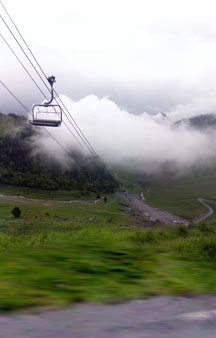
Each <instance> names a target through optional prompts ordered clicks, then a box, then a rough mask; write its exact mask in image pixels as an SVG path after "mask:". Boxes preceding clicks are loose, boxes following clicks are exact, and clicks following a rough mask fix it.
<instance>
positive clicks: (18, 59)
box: [0, 15, 86, 152]
mask: <svg viewBox="0 0 216 338" xmlns="http://www.w3.org/2000/svg"><path fill="white" fill-rule="evenodd" d="M0 17H1V15H0ZM0 36H1V38H2V39H3V40H4V42H5V43H6V45H7V46H8V48H9V49H10V51H11V52H12V53H13V55H14V56H15V57H16V59H17V61H18V62H19V63H20V65H21V66H22V67H23V69H24V70H25V72H26V73H27V74H28V76H29V77H30V79H31V80H32V81H33V82H34V84H35V85H36V87H37V88H38V89H39V91H40V92H41V94H42V95H43V97H44V98H45V99H46V100H47V96H46V95H45V94H44V92H43V91H42V90H41V88H40V86H39V85H38V84H37V82H36V81H35V80H34V78H33V77H32V75H31V74H30V72H29V71H28V69H27V68H26V67H25V66H24V64H23V63H22V61H21V60H20V58H19V57H18V56H17V54H16V53H15V52H14V50H13V48H12V47H11V46H10V45H9V43H8V42H7V40H6V39H5V38H4V36H3V35H2V33H1V32H0ZM63 123H64V124H65V126H66V128H67V129H68V130H69V132H70V133H71V135H72V136H73V137H74V138H75V139H76V141H77V142H78V143H79V145H80V147H82V149H83V150H84V151H85V152H86V149H85V148H84V147H83V145H82V144H81V143H80V141H79V140H78V138H77V137H76V135H74V133H73V132H72V131H71V129H70V128H69V127H68V125H67V124H66V123H65V122H64V121H63Z"/></svg>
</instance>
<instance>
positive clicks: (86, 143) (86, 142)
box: [0, 0, 107, 171]
mask: <svg viewBox="0 0 216 338" xmlns="http://www.w3.org/2000/svg"><path fill="white" fill-rule="evenodd" d="M0 3H1V5H2V7H3V9H4V11H5V12H6V14H7V16H8V17H9V19H10V21H11V22H12V24H13V25H14V27H15V29H16V31H17V32H18V34H19V35H20V37H21V39H22V41H23V42H24V44H25V46H26V47H27V49H28V51H29V52H30V54H31V55H32V57H33V59H34V60H35V62H36V64H37V65H38V67H39V69H40V70H41V72H42V74H43V75H44V76H45V78H46V79H47V76H46V74H45V72H44V71H43V69H42V67H41V66H40V64H39V62H38V61H37V59H36V57H35V56H34V54H33V52H32V51H31V49H30V47H29V46H28V44H27V42H26V41H25V39H24V38H23V36H22V34H21V32H20V31H19V29H18V27H17V26H16V24H15V22H14V20H13V19H12V17H11V16H10V14H9V13H8V11H7V9H6V7H5V6H4V4H3V3H2V1H1V0H0ZM0 17H1V19H2V21H3V22H4V24H5V25H6V27H7V28H8V30H9V31H10V33H11V35H12V36H13V38H14V39H15V41H16V42H17V44H18V45H19V47H20V48H21V50H22V51H23V53H24V54H25V56H26V57H27V59H28V60H29V62H30V63H31V65H32V67H33V68H34V70H35V71H36V73H37V74H38V76H39V77H40V79H41V80H42V81H43V83H44V85H45V86H46V88H47V89H48V90H49V88H48V86H47V84H46V83H45V82H44V80H43V79H42V77H41V75H40V74H39V73H38V71H37V69H36V68H35V66H34V65H33V63H32V62H31V60H30V59H29V57H28V55H27V54H26V52H25V51H24V49H23V48H22V46H21V45H20V43H19V41H18V40H17V38H16V37H15V35H14V34H13V32H12V31H11V29H10V27H9V26H8V25H7V23H6V21H5V20H4V19H3V17H2V16H1V15H0ZM54 92H55V94H56V95H57V97H58V99H59V101H60V102H61V104H62V105H63V107H64V108H65V110H66V111H67V113H68V114H69V116H70V117H71V119H72V121H73V123H74V124H75V126H74V124H73V123H72V122H71V121H70V120H69V119H68V116H67V114H66V113H65V111H64V110H63V112H64V113H65V116H66V117H67V119H68V120H69V122H70V123H71V125H72V126H73V128H74V129H75V130H76V132H77V134H78V135H79V137H80V138H81V139H82V141H83V142H84V144H85V145H86V147H87V148H88V150H89V151H90V152H91V153H92V154H93V156H94V157H95V158H96V159H97V161H99V162H100V164H101V165H102V166H103V168H104V169H105V170H106V171H107V168H106V167H105V165H104V163H103V162H102V160H101V159H100V157H99V155H98V154H97V153H96V152H95V150H94V148H93V147H92V146H91V144H90V142H89V141H88V139H87V138H86V136H85V135H84V133H83V132H82V130H81V129H80V127H79V126H78V124H77V123H76V121H75V120H74V118H73V117H72V115H71V113H70V112H69V110H68V109H67V107H66V106H65V104H64V103H63V101H62V99H61V98H60V97H59V95H58V93H57V92H56V90H54ZM55 101H56V99H55ZM56 102H57V101H56ZM80 134H81V135H80Z"/></svg>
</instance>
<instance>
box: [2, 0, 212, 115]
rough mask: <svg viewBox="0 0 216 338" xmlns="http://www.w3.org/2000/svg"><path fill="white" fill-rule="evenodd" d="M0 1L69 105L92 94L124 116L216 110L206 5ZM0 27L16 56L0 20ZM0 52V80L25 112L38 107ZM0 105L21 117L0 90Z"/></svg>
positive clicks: (37, 98)
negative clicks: (26, 108)
mask: <svg viewBox="0 0 216 338" xmlns="http://www.w3.org/2000/svg"><path fill="white" fill-rule="evenodd" d="M4 4H5V6H6V7H7V9H8V10H9V12H10V14H11V16H12V17H13V19H14V20H15V22H16V24H17V25H18V27H19V28H20V30H21V32H22V33H23V35H24V37H25V39H26V40H27V42H28V43H29V45H30V46H31V48H32V50H33V52H34V53H35V55H36V57H37V58H38V60H39V62H40V63H41V65H42V67H43V69H44V70H45V72H46V74H47V75H52V74H53V75H55V76H56V78H57V84H56V89H57V91H58V92H59V93H60V94H63V95H67V96H68V97H70V99H72V100H73V101H78V100H80V99H82V98H84V97H87V96H88V95H90V94H94V95H96V96H98V97H99V98H102V97H108V98H110V99H111V100H112V101H113V102H115V103H116V104H117V105H118V106H119V107H121V108H123V109H126V110H127V111H129V112H132V113H143V112H147V113H158V112H160V111H165V112H172V111H175V112H176V111H177V110H178V111H179V112H180V115H181V112H183V113H184V112H185V111H188V110H191V109H192V110H193V111H194V110H199V111H200V110H201V112H208V110H209V111H216V101H215V97H216V76H215V73H216V62H215V60H216V20H215V12H216V2H215V1H214V0H201V1H200V0H181V1H179V0H163V1H161V0H151V1H149V0H115V1H114V0H109V1H105V0H92V1H87V0H85V1H84V0H79V1H67V0H61V1H60V2H59V1H58V2H57V1H51V0H46V1H42V0H37V1H29V0H19V1H14V0H4ZM0 13H1V14H2V15H4V17H5V18H6V15H5V13H4V11H3V9H2V7H1V6H0ZM0 30H1V32H2V34H4V36H5V37H6V38H7V39H8V42H10V43H11V44H12V46H13V48H14V49H15V50H16V52H17V53H18V55H19V56H22V54H21V53H20V52H19V50H18V48H17V46H16V44H15V42H14V41H13V40H12V38H11V37H10V35H9V34H8V33H7V31H6V29H5V28H4V25H3V24H2V22H1V23H0ZM0 48H1V56H0V70H1V71H0V75H1V78H2V80H3V81H4V82H5V83H6V84H7V85H8V87H10V88H11V89H12V90H13V91H14V93H15V94H17V96H18V97H19V98H20V99H22V100H23V101H24V103H25V104H27V106H28V107H31V105H32V104H33V103H36V102H41V101H42V100H43V98H42V96H41V94H40V93H39V91H38V89H37V88H36V87H35V86H34V84H33V83H32V82H31V81H30V80H29V78H28V77H27V75H26V74H25V73H24V71H23V69H22V68H21V67H20V65H19V64H18V63H17V61H16V59H15V58H14V56H13V55H12V54H11V52H10V51H9V49H8V48H7V46H6V45H5V43H4V42H3V41H2V40H0ZM22 60H23V61H25V59H24V57H23V56H22ZM25 65H28V63H27V61H25ZM29 69H30V68H29ZM32 74H34V73H32ZM41 87H42V88H43V85H42V84H41ZM0 100H1V107H0V111H2V112H5V113H7V112H20V113H21V112H22V109H20V108H19V106H18V105H17V104H15V103H14V101H13V99H12V98H11V97H10V96H8V95H7V93H6V92H5V90H4V89H3V88H0ZM200 107H202V109H201V108H200Z"/></svg>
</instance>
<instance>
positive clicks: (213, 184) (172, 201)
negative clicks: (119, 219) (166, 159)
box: [122, 168, 216, 220]
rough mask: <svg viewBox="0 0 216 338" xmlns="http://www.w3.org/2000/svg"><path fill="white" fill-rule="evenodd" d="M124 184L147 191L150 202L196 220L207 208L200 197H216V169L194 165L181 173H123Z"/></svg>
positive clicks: (148, 201) (130, 189) (136, 191)
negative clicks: (192, 168)
mask: <svg viewBox="0 0 216 338" xmlns="http://www.w3.org/2000/svg"><path fill="white" fill-rule="evenodd" d="M122 185H124V186H125V187H126V188H127V189H129V191H131V192H134V193H140V192H141V191H144V195H145V197H146V202H147V203H149V204H150V205H153V206H155V207H157V208H160V209H162V210H166V211H168V212H170V213H173V214H175V215H178V216H181V217H183V218H186V219H188V220H192V219H193V218H194V217H195V216H198V215H199V214H201V213H203V212H205V211H206V209H205V207H204V206H203V205H201V204H200V203H199V202H198V201H197V198H198V197H202V198H204V199H209V200H213V201H214V200H215V201H216V170H215V169H214V168H206V169H202V170H201V169H194V170H193V172H191V173H188V174H185V175H183V176H180V177H177V176H174V175H173V174H167V175H161V176H160V177H154V176H152V175H144V174H141V173H140V174H133V175H132V174H130V175H129V174H128V175H125V176H124V175H123V174H122Z"/></svg>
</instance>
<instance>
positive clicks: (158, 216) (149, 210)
mask: <svg viewBox="0 0 216 338" xmlns="http://www.w3.org/2000/svg"><path fill="white" fill-rule="evenodd" d="M118 196H119V197H120V198H122V199H123V200H125V201H126V202H127V203H128V204H129V205H130V206H131V207H132V208H133V210H134V211H135V212H137V213H139V214H141V215H148V216H149V217H152V218H154V219H155V220H159V221H160V222H162V223H165V224H174V223H178V224H185V225H188V224H189V222H188V221H187V220H185V219H183V218H181V217H178V216H175V215H172V214H170V213H169V212H167V211H163V210H160V209H158V208H155V207H152V206H151V205H148V204H146V203H145V202H144V201H141V200H140V197H139V196H138V195H135V194H131V193H118Z"/></svg>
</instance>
